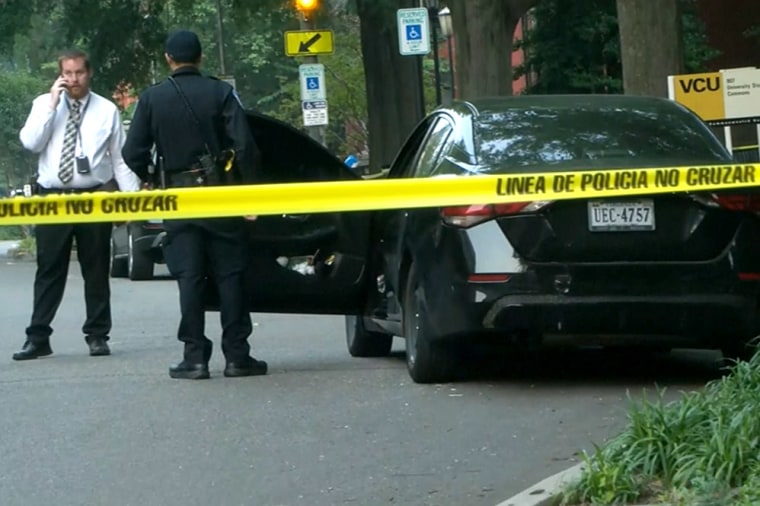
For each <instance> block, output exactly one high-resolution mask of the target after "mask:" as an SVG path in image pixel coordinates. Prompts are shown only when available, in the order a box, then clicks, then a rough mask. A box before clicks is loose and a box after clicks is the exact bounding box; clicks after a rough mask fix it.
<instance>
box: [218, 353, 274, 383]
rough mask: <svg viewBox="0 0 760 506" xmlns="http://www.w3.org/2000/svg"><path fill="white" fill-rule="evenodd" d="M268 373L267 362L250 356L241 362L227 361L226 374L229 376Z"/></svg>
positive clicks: (237, 376)
mask: <svg viewBox="0 0 760 506" xmlns="http://www.w3.org/2000/svg"><path fill="white" fill-rule="evenodd" d="M266 373H267V363H266V362H264V361H263V360H256V359H255V358H251V357H248V359H247V360H243V361H240V362H227V365H226V366H225V368H224V375H225V376H226V377H228V378H240V377H243V376H263V375H264V374H266Z"/></svg>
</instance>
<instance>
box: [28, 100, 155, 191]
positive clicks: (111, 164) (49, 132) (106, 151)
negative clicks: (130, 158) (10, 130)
mask: <svg viewBox="0 0 760 506" xmlns="http://www.w3.org/2000/svg"><path fill="white" fill-rule="evenodd" d="M67 100H69V98H68V97H67V96H66V95H65V94H61V100H60V101H59V102H58V106H57V107H56V108H55V109H54V110H53V109H51V108H50V93H46V94H44V95H40V96H39V97H37V98H36V99H34V102H33V103H32V110H31V112H30V113H29V117H28V118H27V119H26V123H25V124H24V127H23V128H22V129H21V133H20V134H19V138H20V139H21V143H22V144H23V145H24V147H25V148H26V149H28V150H30V151H32V152H34V153H39V155H40V158H39V164H38V169H37V173H38V178H37V182H38V183H39V184H40V186H42V187H44V188H93V187H95V186H97V185H99V184H103V183H105V182H107V181H110V180H112V179H115V180H116V183H117V184H118V185H119V189H120V190H121V191H135V190H139V189H140V179H139V178H138V177H137V175H136V174H135V173H134V172H132V171H131V170H130V169H129V167H127V164H125V163H124V160H123V159H122V158H121V147H122V145H123V144H124V140H125V136H124V127H123V126H122V124H121V118H120V116H119V110H118V109H117V107H116V104H114V103H113V102H111V101H110V100H108V99H106V98H103V97H101V96H100V95H98V94H97V93H94V92H92V91H90V92H89V93H88V94H87V96H86V97H84V98H83V99H81V102H82V105H81V110H82V111H83V113H82V117H81V122H80V130H79V132H80V135H77V141H76V150H75V154H76V156H82V155H84V156H86V157H87V158H88V159H89V161H90V173H89V174H80V173H79V172H77V171H76V169H75V170H74V178H73V179H72V180H71V181H69V183H68V184H63V183H62V182H61V180H60V179H59V178H58V170H59V168H60V167H59V165H60V161H61V150H62V148H63V134H64V132H65V130H66V121H67V120H68V118H69V109H70V108H69V104H68V102H67Z"/></svg>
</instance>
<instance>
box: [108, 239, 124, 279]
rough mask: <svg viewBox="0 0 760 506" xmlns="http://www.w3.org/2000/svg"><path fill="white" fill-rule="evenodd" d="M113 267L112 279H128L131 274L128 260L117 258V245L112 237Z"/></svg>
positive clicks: (111, 268) (111, 266)
mask: <svg viewBox="0 0 760 506" xmlns="http://www.w3.org/2000/svg"><path fill="white" fill-rule="evenodd" d="M110 263H111V265H110V268H109V270H110V272H111V277H112V278H126V277H127V276H128V274H129V271H128V269H129V266H128V265H127V259H126V258H116V244H114V240H113V237H111V262H110Z"/></svg>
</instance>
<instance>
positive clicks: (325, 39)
mask: <svg viewBox="0 0 760 506" xmlns="http://www.w3.org/2000/svg"><path fill="white" fill-rule="evenodd" d="M334 51H335V48H334V46H333V32H332V30H296V31H290V32H285V54H286V55H288V56H313V55H317V54H332V53H333V52H334Z"/></svg>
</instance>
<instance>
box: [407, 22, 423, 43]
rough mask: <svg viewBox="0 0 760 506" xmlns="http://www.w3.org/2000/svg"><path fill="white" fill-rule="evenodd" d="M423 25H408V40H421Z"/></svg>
mask: <svg viewBox="0 0 760 506" xmlns="http://www.w3.org/2000/svg"><path fill="white" fill-rule="evenodd" d="M421 39H422V25H406V40H421Z"/></svg>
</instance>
